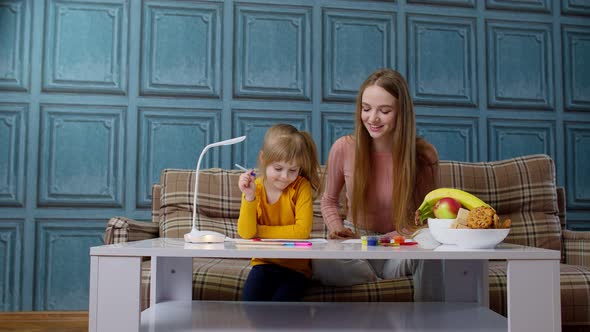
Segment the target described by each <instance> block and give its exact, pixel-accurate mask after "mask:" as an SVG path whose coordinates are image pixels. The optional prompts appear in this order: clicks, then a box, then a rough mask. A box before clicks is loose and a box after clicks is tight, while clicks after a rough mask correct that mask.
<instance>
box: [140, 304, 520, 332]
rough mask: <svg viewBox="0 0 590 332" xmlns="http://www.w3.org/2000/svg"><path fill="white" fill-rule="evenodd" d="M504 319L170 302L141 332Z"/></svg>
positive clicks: (475, 325) (481, 312) (466, 327)
mask: <svg viewBox="0 0 590 332" xmlns="http://www.w3.org/2000/svg"><path fill="white" fill-rule="evenodd" d="M507 328H508V327H507V320H506V318H505V317H503V316H501V315H499V314H497V313H495V312H493V311H492V310H490V309H488V308H484V307H482V306H477V305H475V304H473V303H435V302H422V303H411V302H381V303H375V302H372V303H364V302H348V303H343V302H237V301H236V302H233V301H192V302H186V301H169V302H161V303H158V304H157V305H155V306H154V307H153V308H148V309H146V310H144V311H143V313H142V315H141V327H140V331H142V332H164V331H166V332H184V331H198V330H215V331H232V332H237V331H277V330H292V331H306V330H313V331H338V332H341V331H354V330H357V331H361V330H362V331H371V332H375V331H407V332H418V331H436V332H447V331H448V332H450V331H453V332H463V331H464V332H468V331H469V332H471V331H480V332H483V331H485V332H500V331H502V332H505V331H507Z"/></svg>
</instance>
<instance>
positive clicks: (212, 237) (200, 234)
mask: <svg viewBox="0 0 590 332" xmlns="http://www.w3.org/2000/svg"><path fill="white" fill-rule="evenodd" d="M245 139H246V136H240V137H236V138H231V139H228V140H225V141H221V142H215V143H211V144H209V145H207V146H206V147H205V148H204V149H203V151H202V152H201V155H200V156H199V160H198V161H197V168H196V170H195V193H194V195H193V222H192V228H191V232H190V233H186V234H184V242H191V243H211V242H224V241H225V237H226V236H225V234H221V233H218V232H213V231H200V230H198V229H197V226H196V225H195V220H196V216H197V193H198V192H199V168H200V166H201V159H203V156H204V155H205V152H207V150H209V149H210V148H213V147H216V146H222V145H232V144H236V143H239V142H242V141H243V140H245Z"/></svg>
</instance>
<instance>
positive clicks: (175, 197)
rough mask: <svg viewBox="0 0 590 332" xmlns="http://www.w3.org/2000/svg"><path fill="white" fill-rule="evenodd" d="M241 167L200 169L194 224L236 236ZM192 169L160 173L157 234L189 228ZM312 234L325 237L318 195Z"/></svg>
mask: <svg viewBox="0 0 590 332" xmlns="http://www.w3.org/2000/svg"><path fill="white" fill-rule="evenodd" d="M240 174H242V171H240V170H225V169H220V168H210V169H203V170H200V171H199V196H198V202H197V203H198V204H197V209H198V211H199V213H198V214H197V218H196V220H195V224H196V226H197V228H198V229H200V230H210V231H216V232H220V233H223V234H225V235H227V236H229V237H233V238H235V237H238V234H237V222H238V217H239V215H240V205H241V199H242V193H241V192H240V189H239V188H238V179H239V176H240ZM194 175H195V172H194V171H193V170H180V169H165V170H163V171H162V173H161V174H160V193H159V195H158V196H159V198H160V204H159V207H160V210H159V213H157V214H158V218H159V220H160V223H159V224H160V236H161V237H168V238H182V237H183V236H184V234H186V233H188V232H190V229H191V223H192V219H191V218H192V210H193V193H194V181H195V179H194ZM313 209H314V210H313V225H312V231H311V237H312V238H325V237H326V236H327V230H326V226H325V225H324V221H323V219H322V213H321V211H320V203H319V198H317V199H316V200H315V201H314V204H313Z"/></svg>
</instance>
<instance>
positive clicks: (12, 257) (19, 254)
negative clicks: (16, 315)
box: [0, 219, 24, 311]
mask: <svg viewBox="0 0 590 332" xmlns="http://www.w3.org/2000/svg"><path fill="white" fill-rule="evenodd" d="M23 224H24V220H18V219H0V311H19V310H22V266H23V262H22V260H23V238H22V237H23Z"/></svg>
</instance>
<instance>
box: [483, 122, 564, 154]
mask: <svg viewBox="0 0 590 332" xmlns="http://www.w3.org/2000/svg"><path fill="white" fill-rule="evenodd" d="M488 136H489V144H488V145H489V147H490V148H489V157H488V158H489V160H503V159H509V158H514V157H520V156H523V155H527V154H546V155H549V156H550V157H551V158H553V159H554V160H555V158H556V154H555V124H554V122H553V121H532V120H516V119H490V120H488Z"/></svg>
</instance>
